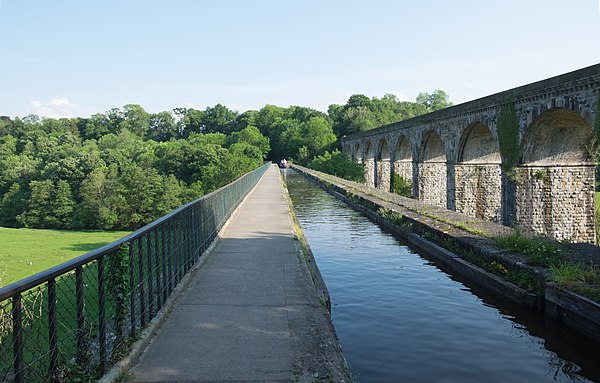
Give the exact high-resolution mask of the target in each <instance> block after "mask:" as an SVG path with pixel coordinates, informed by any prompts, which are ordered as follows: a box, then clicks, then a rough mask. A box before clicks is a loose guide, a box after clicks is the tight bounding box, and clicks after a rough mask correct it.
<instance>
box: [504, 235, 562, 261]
mask: <svg viewBox="0 0 600 383" xmlns="http://www.w3.org/2000/svg"><path fill="white" fill-rule="evenodd" d="M494 243H495V244H496V246H498V247H499V248H501V249H504V250H508V251H513V252H516V253H521V254H524V255H525V256H526V257H527V259H528V260H529V261H530V262H531V263H532V264H534V265H538V266H544V267H550V266H552V265H558V264H559V263H560V261H561V258H562V255H561V253H560V250H559V249H558V248H557V247H556V245H555V244H554V243H553V242H552V241H550V240H549V239H547V238H543V237H533V238H528V237H526V236H524V235H523V234H521V233H520V232H519V231H516V232H515V233H514V234H510V235H506V236H502V237H498V238H495V239H494Z"/></svg>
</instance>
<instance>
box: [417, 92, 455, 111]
mask: <svg viewBox="0 0 600 383" xmlns="http://www.w3.org/2000/svg"><path fill="white" fill-rule="evenodd" d="M417 104H421V105H423V106H425V108H426V109H427V111H428V112H434V111H436V110H440V109H444V108H447V107H449V106H451V105H452V102H450V97H449V96H448V94H447V93H446V92H444V91H443V90H440V89H437V90H435V91H434V92H433V93H431V94H429V93H427V92H424V93H419V95H418V96H417Z"/></svg>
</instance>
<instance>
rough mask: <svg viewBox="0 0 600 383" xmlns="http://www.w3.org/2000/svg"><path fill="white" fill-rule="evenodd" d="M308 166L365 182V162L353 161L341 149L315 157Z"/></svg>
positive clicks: (351, 179)
mask: <svg viewBox="0 0 600 383" xmlns="http://www.w3.org/2000/svg"><path fill="white" fill-rule="evenodd" d="M308 167H309V168H311V169H315V170H318V171H320V172H323V173H328V174H332V175H334V176H336V177H341V178H345V179H347V180H350V181H355V182H365V172H364V166H363V164H359V163H356V162H354V161H352V160H351V159H350V158H348V156H347V155H346V154H345V153H342V152H340V151H339V150H334V151H333V152H331V153H329V152H328V151H325V153H323V154H322V155H320V156H317V157H315V158H313V159H312V161H310V162H309V163H308Z"/></svg>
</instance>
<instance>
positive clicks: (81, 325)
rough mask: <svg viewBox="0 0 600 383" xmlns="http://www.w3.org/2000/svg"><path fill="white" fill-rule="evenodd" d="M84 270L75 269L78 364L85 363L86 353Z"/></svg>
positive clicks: (80, 268)
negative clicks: (84, 356)
mask: <svg viewBox="0 0 600 383" xmlns="http://www.w3.org/2000/svg"><path fill="white" fill-rule="evenodd" d="M83 296H84V295H83V268H82V267H81V266H79V267H77V268H76V269H75V299H76V301H77V356H76V360H77V363H83V359H84V358H83V355H84V353H85V311H84V309H85V303H84V298H83Z"/></svg>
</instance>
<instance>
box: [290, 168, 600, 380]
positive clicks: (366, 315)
mask: <svg viewBox="0 0 600 383" xmlns="http://www.w3.org/2000/svg"><path fill="white" fill-rule="evenodd" d="M285 173H286V176H285V177H286V178H287V182H288V187H289V191H290V195H291V197H292V201H293V202H294V207H295V209H296V214H297V215H298V218H299V220H300V222H301V225H302V228H303V230H304V233H305V235H306V237H307V238H308V241H309V243H310V246H311V248H312V250H313V252H314V253H315V257H316V260H317V263H318V265H319V268H320V270H321V273H322V274H323V277H324V279H325V282H326V283H327V286H328V288H329V290H330V293H331V297H332V303H333V309H332V316H333V322H334V325H335V327H336V331H337V334H338V336H339V338H340V342H341V343H342V347H343V350H344V354H345V355H346V358H347V360H348V363H349V365H350V368H351V370H352V372H353V374H354V375H355V376H356V377H357V378H358V380H359V381H360V382H398V381H405V382H572V381H584V382H585V381H596V382H600V363H599V362H600V358H599V355H598V353H599V349H598V345H597V344H595V343H592V342H590V341H588V339H586V338H585V337H582V336H580V335H579V334H578V333H575V332H573V331H569V330H567V329H564V328H559V327H557V326H556V325H555V323H553V322H550V321H547V320H546V319H545V318H544V316H542V315H539V314H537V313H532V312H528V311H523V310H521V309H520V308H519V307H516V306H513V305H507V304H504V303H501V302H498V301H497V299H495V298H493V297H490V296H488V295H487V294H485V293H483V292H481V291H478V290H477V289H476V288H471V287H467V286H466V285H465V284H463V281H461V280H459V279H458V278H453V277H451V276H449V275H448V274H446V273H444V272H443V271H441V270H440V269H439V268H438V267H437V266H436V265H435V264H433V263H432V262H430V261H429V260H427V259H426V258H424V257H422V256H421V255H418V254H415V253H414V252H413V251H412V250H411V249H410V248H408V247H407V246H405V245H404V244H402V243H401V242H399V241H398V240H397V239H396V238H394V237H393V236H391V235H389V234H387V233H385V232H383V231H382V230H381V229H380V228H379V227H378V226H377V225H375V224H373V223H371V222H370V221H368V220H367V219H365V218H364V217H362V216H361V215H360V214H358V213H356V212H354V211H353V210H351V209H349V208H348V207H347V206H346V205H344V204H343V203H341V202H339V201H337V200H336V199H334V198H333V197H331V196H329V195H328V194H327V193H325V192H324V191H322V190H321V189H319V188H318V187H317V186H315V185H314V184H312V183H310V182H308V181H307V180H306V179H304V178H303V177H301V176H300V175H298V174H296V173H294V172H293V171H289V170H288V171H286V172H285Z"/></svg>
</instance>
